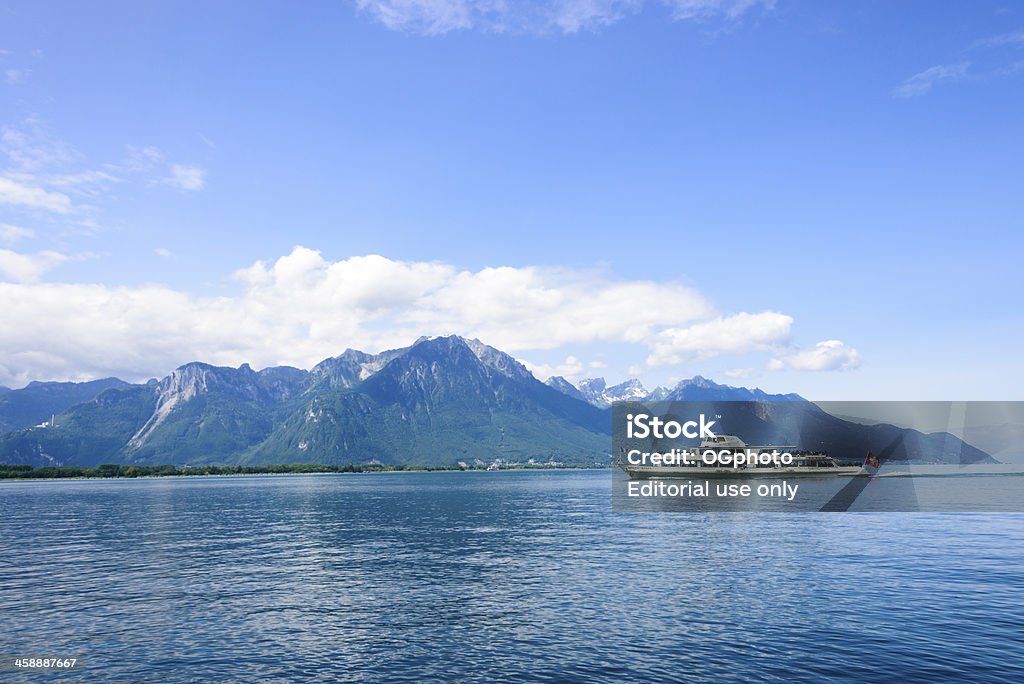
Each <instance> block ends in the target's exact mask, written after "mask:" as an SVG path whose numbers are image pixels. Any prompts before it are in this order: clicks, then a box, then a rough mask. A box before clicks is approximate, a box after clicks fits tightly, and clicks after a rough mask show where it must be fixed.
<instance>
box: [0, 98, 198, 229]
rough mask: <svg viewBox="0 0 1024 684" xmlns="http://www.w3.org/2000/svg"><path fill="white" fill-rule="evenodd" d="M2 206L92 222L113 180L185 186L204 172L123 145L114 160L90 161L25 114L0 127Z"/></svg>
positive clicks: (151, 151)
mask: <svg viewBox="0 0 1024 684" xmlns="http://www.w3.org/2000/svg"><path fill="white" fill-rule="evenodd" d="M0 153H2V155H3V156H4V157H5V158H6V162H7V163H6V164H5V166H4V167H0V204H8V205H16V206H18V207H19V208H22V209H28V210H31V211H33V212H36V213H38V212H47V213H50V214H53V215H55V216H52V217H51V218H53V219H58V220H60V221H62V222H68V221H73V222H74V223H78V224H80V223H81V222H83V221H91V222H92V223H93V224H94V223H95V221H93V220H92V219H91V218H89V217H90V216H95V215H97V214H98V213H100V212H101V211H102V208H103V205H104V203H105V202H107V201H110V200H112V199H114V195H113V193H112V192H111V189H112V186H113V185H115V184H122V185H127V184H129V183H130V182H135V183H136V184H137V185H138V186H144V185H146V186H151V185H157V184H161V185H169V186H173V187H177V188H181V189H184V190H199V189H201V188H202V187H203V185H204V181H205V173H204V172H203V170H202V169H201V168H199V167H197V166H194V165H188V164H175V163H171V162H170V161H168V160H167V159H165V157H164V155H163V153H162V152H161V151H160V150H159V149H157V148H155V147H131V146H129V147H128V148H127V154H126V156H125V157H124V158H122V159H120V160H118V161H115V162H106V163H101V164H90V163H88V160H87V159H86V158H85V156H84V155H83V154H82V153H81V152H79V150H78V149H77V148H75V147H74V146H73V145H71V144H69V143H67V142H65V141H63V140H60V139H59V138H57V137H56V136H54V135H52V134H51V133H50V132H49V131H48V130H47V128H46V127H45V126H44V124H43V123H42V122H41V121H40V120H38V119H36V118H34V117H29V118H28V119H25V120H23V121H22V122H20V123H19V124H18V125H7V126H4V127H2V128H0Z"/></svg>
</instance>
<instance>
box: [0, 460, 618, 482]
mask: <svg viewBox="0 0 1024 684" xmlns="http://www.w3.org/2000/svg"><path fill="white" fill-rule="evenodd" d="M154 467H162V466H154ZM218 467H222V466H218ZM228 467H231V466H228ZM342 467H343V466H342ZM357 468H358V467H357ZM609 469H611V466H610V465H601V464H593V465H580V466H559V467H551V468H544V467H511V468H499V469H498V470H487V469H486V468H458V467H450V468H449V467H446V466H421V467H416V468H411V467H410V468H394V467H389V468H367V469H365V470H360V469H356V470H351V469H346V470H341V469H335V470H296V471H290V472H289V471H284V472H253V473H246V472H238V473H231V472H227V473H188V472H175V473H148V474H139V475H123V474H117V475H68V476H66V477H47V476H41V477H32V476H28V477H11V476H9V475H7V474H5V473H2V472H0V483H3V482H61V481H71V480H76V481H83V480H157V479H175V478H177V479H186V478H187V479H198V478H207V477H281V476H285V477H292V476H296V475H387V474H398V473H498V472H555V471H558V472H563V471H568V470H609Z"/></svg>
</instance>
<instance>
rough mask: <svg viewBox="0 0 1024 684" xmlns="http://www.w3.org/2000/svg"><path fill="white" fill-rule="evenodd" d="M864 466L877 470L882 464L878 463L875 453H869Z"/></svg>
mask: <svg viewBox="0 0 1024 684" xmlns="http://www.w3.org/2000/svg"><path fill="white" fill-rule="evenodd" d="M864 465H866V466H871V467H872V468H877V467H878V466H879V465H881V464H880V463H879V462H878V457H877V456H875V452H873V451H869V452H868V457H867V458H866V459H864Z"/></svg>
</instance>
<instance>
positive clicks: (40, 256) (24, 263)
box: [0, 249, 68, 301]
mask: <svg viewBox="0 0 1024 684" xmlns="http://www.w3.org/2000/svg"><path fill="white" fill-rule="evenodd" d="M67 260H68V257H67V256H65V255H64V254H60V253H59V252H50V251H45V252H36V253H35V254H22V253H20V252H12V251H11V250H9V249H0V275H2V276H3V277H5V278H8V279H10V280H14V281H17V282H21V283H31V282H35V281H37V280H39V278H40V276H42V275H43V274H44V273H46V272H47V271H49V270H50V269H52V268H54V267H55V266H59V265H60V264H62V263H64V262H65V261H67ZM0 301H2V300H0Z"/></svg>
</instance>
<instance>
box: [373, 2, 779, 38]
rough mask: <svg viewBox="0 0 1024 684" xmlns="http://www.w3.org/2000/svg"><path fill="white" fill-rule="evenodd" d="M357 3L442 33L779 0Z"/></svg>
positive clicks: (409, 28) (730, 9)
mask: <svg viewBox="0 0 1024 684" xmlns="http://www.w3.org/2000/svg"><path fill="white" fill-rule="evenodd" d="M355 4H356V7H357V9H358V10H359V11H360V12H362V13H363V14H366V15H367V16H369V17H372V18H373V19H374V20H375V21H377V22H379V23H381V24H382V25H384V26H385V27H387V28H389V29H392V30H394V31H405V32H410V33H419V34H423V35H442V34H445V33H449V32H451V31H459V30H479V31H484V32H491V33H519V32H526V33H548V32H551V31H557V32H560V33H564V34H572V33H577V32H579V31H589V30H596V29H599V28H602V27H604V26H609V25H611V24H614V23H616V22H618V21H620V20H622V19H624V18H626V17H628V16H631V15H634V14H637V13H639V12H641V11H643V10H644V7H645V6H646V5H655V6H658V7H665V6H667V8H668V11H669V13H670V15H671V17H672V18H673V19H675V20H690V19H703V20H708V19H713V18H720V19H723V20H727V21H736V20H738V19H739V18H741V17H742V16H743V15H744V14H746V13H747V12H748V11H750V10H751V9H753V8H754V7H757V6H761V7H764V8H766V9H770V8H772V7H773V6H774V4H775V3H774V0H661V1H660V2H651V1H650V0H554V1H553V2H544V1H542V0H513V1H507V0H356V2H355Z"/></svg>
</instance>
